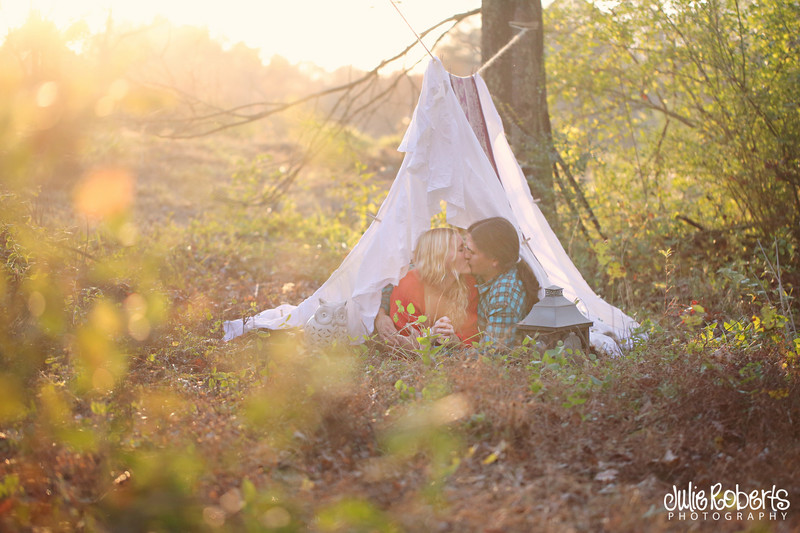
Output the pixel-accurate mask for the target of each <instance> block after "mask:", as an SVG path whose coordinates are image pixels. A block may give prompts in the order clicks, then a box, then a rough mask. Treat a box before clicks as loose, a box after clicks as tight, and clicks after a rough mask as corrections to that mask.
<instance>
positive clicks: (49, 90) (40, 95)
mask: <svg viewBox="0 0 800 533" xmlns="http://www.w3.org/2000/svg"><path fill="white" fill-rule="evenodd" d="M56 100H58V84H57V83H56V82H54V81H46V82H44V83H43V84H41V85H40V86H39V90H38V91H36V105H38V106H39V107H50V106H52V105H53V104H55V103H56Z"/></svg>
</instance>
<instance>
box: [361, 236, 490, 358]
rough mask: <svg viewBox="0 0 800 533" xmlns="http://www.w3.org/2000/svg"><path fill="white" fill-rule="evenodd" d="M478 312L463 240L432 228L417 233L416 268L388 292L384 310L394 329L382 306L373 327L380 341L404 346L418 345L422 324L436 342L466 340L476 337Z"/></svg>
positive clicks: (476, 296)
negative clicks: (381, 322)
mask: <svg viewBox="0 0 800 533" xmlns="http://www.w3.org/2000/svg"><path fill="white" fill-rule="evenodd" d="M477 313H478V291H477V289H476V288H475V278H473V277H472V275H471V274H470V273H469V263H468V262H467V260H466V255H465V248H464V240H463V239H462V237H461V235H460V234H459V233H458V232H457V231H456V230H454V229H452V228H433V229H430V230H428V231H426V232H425V233H423V234H422V235H421V236H420V238H419V240H418V241H417V246H416V248H415V249H414V268H413V269H412V270H410V271H409V272H408V273H407V274H406V275H405V276H404V277H403V279H401V280H400V282H399V283H398V284H397V286H396V287H395V288H394V289H393V290H392V295H391V299H390V309H389V314H388V317H389V319H390V320H391V324H392V327H389V326H388V321H387V320H386V318H385V311H383V310H382V311H380V312H379V316H378V318H377V319H376V329H377V330H378V333H379V335H380V336H381V338H383V340H385V341H387V342H389V343H390V344H396V345H400V346H406V347H415V346H417V345H418V343H417V337H419V336H421V335H422V332H423V329H425V328H431V331H432V333H434V334H436V340H437V341H439V342H442V341H453V342H454V341H458V342H461V343H464V344H470V343H471V342H472V341H475V340H477V338H478V314H477ZM381 315H383V316H381ZM422 317H424V321H423V320H422ZM380 320H383V327H380V326H379V322H380Z"/></svg>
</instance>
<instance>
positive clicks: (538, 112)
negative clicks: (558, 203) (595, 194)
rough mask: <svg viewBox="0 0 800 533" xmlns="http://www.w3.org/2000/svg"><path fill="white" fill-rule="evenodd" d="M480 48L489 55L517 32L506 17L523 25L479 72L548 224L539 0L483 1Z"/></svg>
mask: <svg viewBox="0 0 800 533" xmlns="http://www.w3.org/2000/svg"><path fill="white" fill-rule="evenodd" d="M481 13H482V17H483V22H482V29H481V53H482V56H483V57H482V59H483V61H482V62H483V63H485V62H486V61H488V60H489V59H490V58H492V57H493V56H494V55H495V54H496V53H497V52H498V51H499V50H500V49H501V48H503V46H505V45H506V44H507V43H508V42H509V41H510V40H511V39H512V38H513V37H514V35H516V34H517V33H518V32H519V31H522V30H519V29H515V28H513V27H511V26H510V25H509V22H516V23H521V24H523V25H524V26H525V27H528V28H529V29H528V31H527V32H526V33H525V35H523V36H522V38H521V39H520V40H519V41H518V42H517V43H516V44H514V45H513V46H512V47H511V48H510V49H509V50H507V51H506V52H505V53H504V54H503V55H502V56H500V57H499V58H497V59H496V60H495V62H494V63H493V64H492V65H491V66H490V67H489V68H487V69H486V71H484V74H483V77H484V79H485V80H486V84H487V85H488V87H489V90H490V92H491V93H492V95H493V97H494V99H495V105H496V106H497V109H498V110H499V111H500V115H501V117H502V118H503V122H504V123H505V126H506V131H507V132H508V133H509V136H510V139H509V142H510V143H511V145H512V146H513V147H514V151H515V153H516V155H517V157H518V158H519V159H520V164H521V166H522V169H523V171H524V172H525V176H526V178H527V180H528V185H529V187H530V189H531V193H532V194H533V196H534V198H537V199H539V200H540V203H539V207H540V208H541V209H542V212H543V213H544V215H545V217H547V219H548V220H549V221H550V223H551V224H554V223H555V222H556V209H555V193H554V190H553V161H552V159H551V153H553V152H554V148H553V140H552V135H551V129H550V113H549V111H548V107H547V83H546V75H545V65H544V26H543V24H542V2H541V0H483V2H482V6H481Z"/></svg>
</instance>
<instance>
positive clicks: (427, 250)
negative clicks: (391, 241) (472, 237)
mask: <svg viewBox="0 0 800 533" xmlns="http://www.w3.org/2000/svg"><path fill="white" fill-rule="evenodd" d="M461 240H462V238H461V235H460V234H459V233H458V231H456V230H455V229H453V228H433V229H430V230H428V231H426V232H425V233H423V234H422V235H420V237H419V239H418V240H417V246H416V248H415V249H414V268H416V269H417V271H418V272H419V275H420V278H421V279H422V283H423V285H424V286H425V313H426V314H427V315H428V322H427V323H428V324H429V325H433V323H434V322H435V321H436V320H437V319H438V318H440V317H442V316H448V317H450V320H452V322H453V325H454V326H455V327H456V329H458V327H460V326H461V325H462V324H463V323H464V320H465V319H466V317H467V305H468V303H469V287H468V286H467V284H466V283H465V282H464V278H463V276H462V275H461V274H459V272H458V271H457V270H456V267H455V261H454V260H455V256H454V255H453V252H452V250H453V249H454V248H455V250H458V247H459V246H460V245H461V244H462V243H461ZM454 243H455V246H454ZM456 253H457V252H456Z"/></svg>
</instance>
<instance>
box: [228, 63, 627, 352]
mask: <svg viewBox="0 0 800 533" xmlns="http://www.w3.org/2000/svg"><path fill="white" fill-rule="evenodd" d="M455 80H469V81H470V83H471V85H472V86H473V87H474V89H475V90H476V94H477V96H478V98H477V99H479V103H480V106H479V107H480V110H481V111H482V113H483V116H482V117H481V118H482V123H483V127H484V129H483V131H482V132H481V131H478V130H477V129H475V130H474V129H473V126H474V125H475V124H476V121H475V120H474V117H471V118H470V119H468V118H467V115H466V114H465V111H467V109H466V108H464V107H462V103H463V101H464V97H463V95H457V94H456V92H455V91H454V89H453V88H454V86H455V87H459V85H461V84H459V83H454V81H453V80H451V76H450V74H449V73H447V71H446V70H445V69H444V66H443V65H442V63H441V62H440V61H439V60H438V59H436V58H434V59H432V60H431V62H430V64H429V65H428V68H427V70H426V72H425V77H424V80H423V85H422V92H421V94H420V97H419V102H418V104H417V107H416V109H415V111H414V115H413V117H412V120H411V124H410V125H409V127H408V130H407V131H406V134H405V137H404V138H403V141H402V143H401V144H400V147H399V150H400V151H402V152H405V154H406V155H405V158H404V159H403V164H402V166H401V167H400V170H399V171H398V173H397V177H396V178H395V180H394V183H393V184H392V186H391V188H390V190H389V193H388V195H387V197H386V200H384V202H383V204H382V205H381V207H380V209H379V211H378V214H377V217H376V220H374V221H373V222H372V224H371V225H370V226H369V228H368V229H367V231H366V232H365V233H364V235H363V236H362V237H361V239H360V240H359V241H358V243H357V244H356V246H355V247H354V248H353V249H352V251H351V252H350V253H349V254H348V255H347V257H346V258H345V259H344V261H343V262H342V264H341V265H340V266H339V268H338V269H337V270H336V271H335V272H333V274H332V275H331V277H330V278H329V279H328V281H326V282H325V283H324V284H323V285H322V286H321V287H320V288H319V289H318V290H317V291H316V292H315V293H314V294H313V295H311V296H310V297H309V298H308V299H306V300H305V301H303V302H302V303H300V304H299V305H297V306H294V305H281V306H279V307H276V308H274V309H268V310H266V311H262V312H261V313H259V314H257V315H255V316H253V317H249V318H246V319H239V320H232V321H229V322H225V324H224V328H225V340H230V339H232V338H234V337H237V336H239V335H241V334H242V333H244V332H246V331H248V330H251V329H255V328H266V329H281V328H290V327H300V326H303V325H304V324H305V323H306V321H307V320H308V319H309V317H311V316H312V315H313V314H314V311H315V310H316V309H317V306H318V305H319V300H320V298H321V299H324V300H325V301H328V302H343V301H346V302H347V313H348V330H349V334H350V335H351V336H352V337H355V338H358V337H362V336H364V335H369V334H371V333H372V330H373V321H374V319H375V315H376V314H377V312H378V307H379V306H380V299H381V289H382V288H383V287H384V286H385V285H387V284H389V283H392V284H396V283H397V282H398V280H399V279H400V278H401V277H402V276H403V275H405V273H406V270H407V268H408V264H409V262H410V260H411V252H412V250H413V247H414V243H415V242H416V240H417V238H418V237H419V235H420V234H421V233H423V232H424V231H425V230H427V229H429V228H430V221H431V217H433V216H434V215H436V214H437V213H439V212H440V211H441V202H442V201H444V202H446V203H447V222H448V223H450V224H452V225H454V226H457V227H460V228H466V227H468V226H469V225H470V224H472V223H473V222H475V221H477V220H481V219H483V218H487V217H493V216H502V217H505V218H507V219H508V220H510V221H511V222H513V223H514V224H515V226H517V228H518V230H519V232H520V235H521V237H522V240H523V242H524V245H523V246H522V249H521V252H520V255H521V257H522V259H523V260H525V261H526V262H527V263H528V264H529V265H531V268H532V269H533V272H534V274H536V276H537V278H538V279H539V283H540V285H541V286H542V287H548V286H550V285H558V286H559V287H562V288H563V289H564V296H565V297H566V298H568V299H570V300H572V301H576V302H577V303H578V307H579V309H580V310H581V312H583V314H584V315H586V316H587V318H589V319H590V320H592V321H593V322H594V326H593V327H592V328H591V330H590V341H591V343H592V345H593V346H594V347H595V348H597V349H601V350H605V351H608V352H618V351H619V348H618V345H617V342H616V341H615V340H614V339H616V340H617V341H621V340H623V339H626V338H628V337H629V336H630V334H631V333H632V329H633V328H635V327H636V326H637V324H636V322H635V321H634V320H633V319H631V318H630V317H628V316H627V315H626V314H625V313H623V312H622V311H620V310H619V309H617V308H616V307H614V306H612V305H610V304H608V303H607V302H605V301H604V300H603V299H602V298H600V297H599V296H598V295H596V294H595V293H594V291H592V289H591V288H590V287H589V285H588V284H587V283H586V281H585V280H584V279H583V276H581V274H580V272H579V271H578V270H577V268H575V265H574V264H573V263H572V261H571V260H570V259H569V257H568V256H567V254H566V252H565V251H564V248H563V247H562V246H561V243H560V242H559V241H558V239H557V238H556V236H555V234H554V233H553V231H552V229H551V228H550V226H549V225H548V223H547V221H546V220H545V218H544V216H543V215H542V212H541V210H540V209H539V207H538V206H537V205H536V203H535V202H534V201H533V198H532V196H531V193H530V190H529V188H528V185H527V182H526V180H525V176H524V174H523V173H522V169H521V168H520V166H519V164H518V163H517V160H516V158H515V157H514V154H513V153H512V152H511V148H510V146H509V144H508V142H507V140H506V137H505V133H504V131H503V124H502V121H501V119H500V115H499V114H498V112H497V110H496V108H495V106H494V104H493V103H492V98H491V95H490V94H489V91H488V89H487V88H486V84H485V83H484V81H483V80H482V79H481V78H480V76H478V75H477V74H476V75H474V76H472V77H470V78H457V79H455ZM459 96H461V102H460V101H459ZM469 113H470V114H474V106H473V109H472V110H469ZM482 134H484V135H482ZM480 137H483V138H482V139H479V138H480ZM481 140H483V141H484V142H483V145H482V143H481ZM487 140H488V143H487ZM487 144H488V145H487ZM487 154H488V155H487ZM490 157H493V159H494V161H492V160H491V159H490ZM495 168H496V170H495ZM498 175H499V178H500V179H499V180H498Z"/></svg>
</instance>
